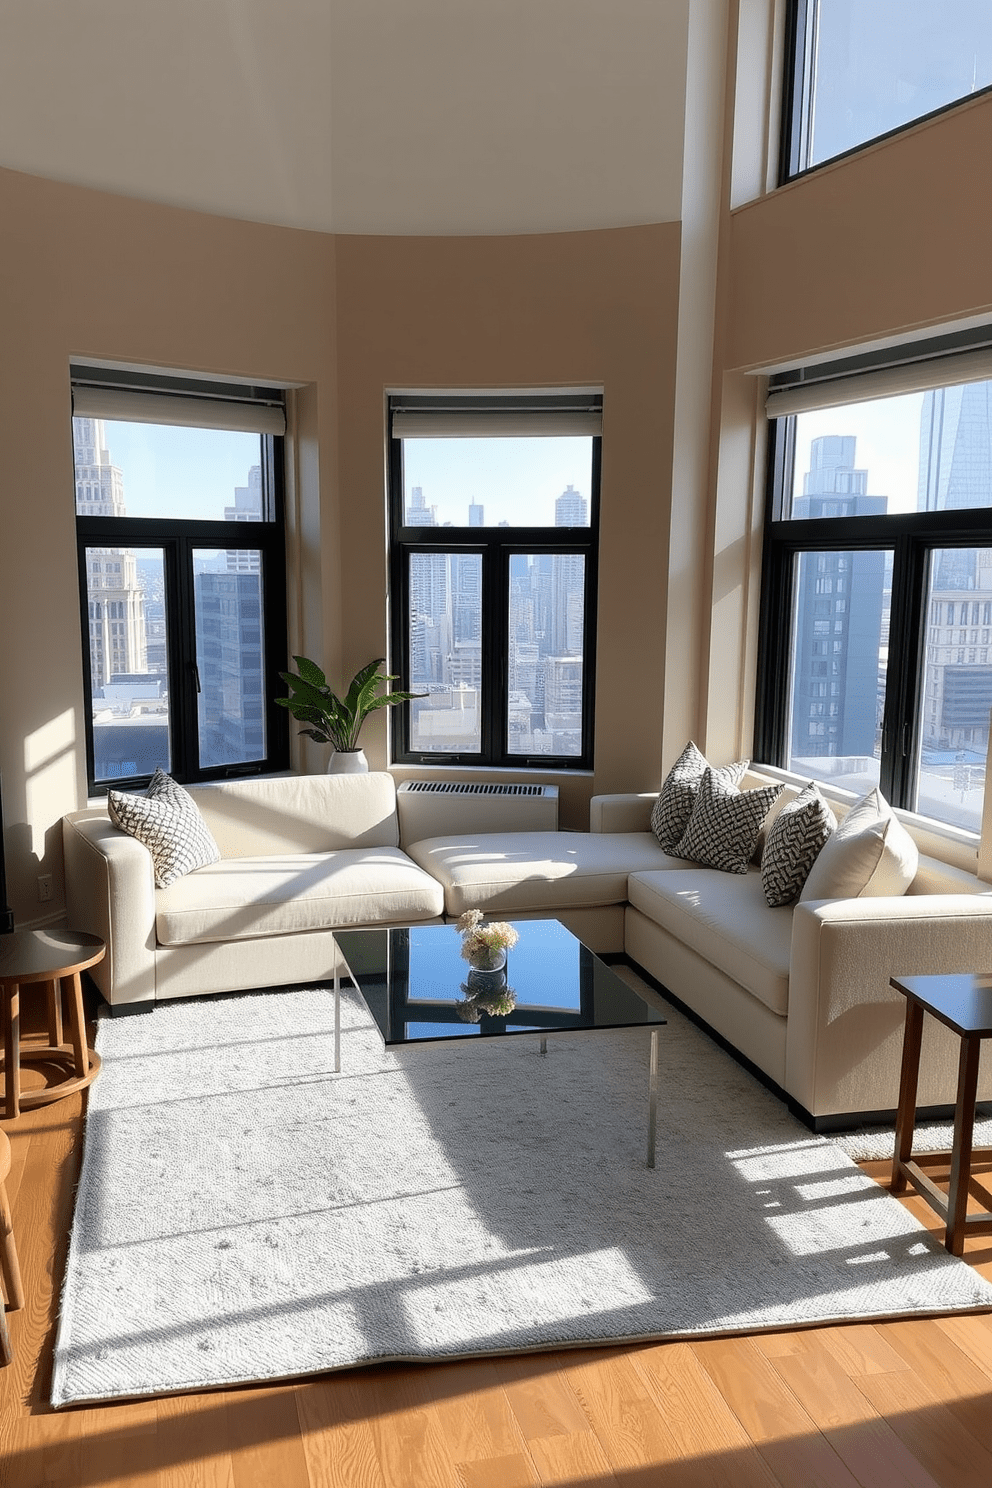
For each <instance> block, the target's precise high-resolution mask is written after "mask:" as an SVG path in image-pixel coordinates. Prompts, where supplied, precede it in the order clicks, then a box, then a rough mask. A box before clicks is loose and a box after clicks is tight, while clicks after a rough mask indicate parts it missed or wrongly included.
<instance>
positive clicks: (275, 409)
mask: <svg viewBox="0 0 992 1488" xmlns="http://www.w3.org/2000/svg"><path fill="white" fill-rule="evenodd" d="M72 413H73V417H74V418H98V419H111V420H115V419H117V420H120V421H122V422H127V423H135V424H171V425H175V426H177V427H182V426H185V427H186V428H191V429H226V430H229V431H231V432H233V433H240V434H285V432H286V410H285V409H284V408H283V407H282V406H281V405H280V404H275V403H252V402H249V401H248V400H245V402H243V403H240V402H237V401H234V400H231V399H222V398H197V397H189V398H186V397H181V396H178V395H176V394H169V393H141V392H132V391H130V390H129V389H126V388H103V387H88V386H85V385H76V386H73V389H72Z"/></svg>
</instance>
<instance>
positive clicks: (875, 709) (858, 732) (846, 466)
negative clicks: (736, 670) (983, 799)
mask: <svg viewBox="0 0 992 1488" xmlns="http://www.w3.org/2000/svg"><path fill="white" fill-rule="evenodd" d="M855 444H856V441H855V438H854V436H853V435H847V434H828V435H824V436H823V437H822V438H820V439H814V440H813V441H812V445H811V448H810V469H809V471H808V473H807V474H806V475H805V476H804V478H803V494H802V496H797V497H796V498H795V499H794V500H793V504H792V515H793V517H796V518H807V517H808V518H812V517H857V516H868V515H874V514H876V513H880V512H884V511H885V510H886V506H887V498H886V497H884V496H869V495H868V494H867V490H868V472H867V470H859V469H857V468H856V466H855V463H854V461H855ZM885 582H886V566H885V554H884V553H883V552H880V551H877V552H859V551H857V550H855V551H852V552H823V553H815V552H812V553H803V554H802V556H801V557H800V559H799V573H798V594H797V602H796V632H795V638H794V654H793V675H794V679H795V680H794V687H793V712H792V741H791V743H792V748H791V754H792V758H793V760H795V761H798V760H801V759H803V758H820V759H822V758H834V759H841V758H845V759H848V758H861V759H864V758H868V759H870V758H872V757H873V756H874V754H875V752H876V744H877V739H878V730H879V727H880V725H881V699H882V693H881V691H880V687H881V679H880V675H879V671H880V649H881V634H882V612H883V600H884V595H885Z"/></svg>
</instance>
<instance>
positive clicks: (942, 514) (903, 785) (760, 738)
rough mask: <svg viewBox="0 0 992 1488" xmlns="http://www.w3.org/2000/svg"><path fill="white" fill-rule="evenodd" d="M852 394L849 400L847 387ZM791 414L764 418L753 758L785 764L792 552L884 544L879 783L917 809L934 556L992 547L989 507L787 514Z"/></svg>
mask: <svg viewBox="0 0 992 1488" xmlns="http://www.w3.org/2000/svg"><path fill="white" fill-rule="evenodd" d="M784 380H785V379H783V381H784ZM851 401H852V403H853V402H854V401H856V399H855V396H854V395H852V398H851ZM795 422H796V415H795V414H791V415H786V416H784V417H781V418H777V419H772V420H770V421H769V441H770V444H769V458H768V462H767V489H766V521H765V528H764V534H763V552H762V577H761V600H760V619H759V635H758V657H757V678H756V707H755V722H754V738H753V746H752V753H753V758H754V759H755V760H756V761H760V762H762V763H764V764H767V765H772V766H775V767H776V768H779V769H783V770H787V769H789V766H788V764H787V760H788V752H789V750H788V743H789V741H788V731H789V723H790V702H791V697H790V683H791V660H792V656H791V649H792V642H793V618H794V604H795V597H796V595H795V589H796V582H797V577H798V567H799V565H798V562H797V559H798V557H799V556H801V555H803V554H805V553H830V552H834V553H836V552H853V551H866V550H875V551H878V550H885V551H891V553H892V555H893V559H892V598H891V605H890V612H889V635H888V651H887V658H886V669H885V705H884V712H883V717H882V746H881V759H880V777H879V790H880V791H881V792H882V795H883V796H884V797H885V798H886V800H887V801H889V802H890V803H891V804H892V805H893V806H895V807H898V808H900V809H902V810H905V811H908V812H915V810H916V807H915V804H914V798H915V794H916V789H917V784H918V779H917V777H918V764H919V758H920V749H919V745H920V729H921V726H922V721H923V720H922V710H921V701H922V695H923V685H924V667H925V660H926V643H927V638H926V620H927V599H928V594H929V586H930V573H931V560H932V555H933V554H934V552H937V551H939V550H942V549H948V548H955V547H957V548H973V547H984V548H990V547H992V507H990V508H981V507H975V508H969V509H964V510H941V511H918V512H894V513H887V514H878V515H865V516H850V517H816V518H800V517H789V516H787V515H786V511H787V508H788V503H789V501H790V500H791V494H792V478H793V474H794V456H795ZM793 773H794V772H793Z"/></svg>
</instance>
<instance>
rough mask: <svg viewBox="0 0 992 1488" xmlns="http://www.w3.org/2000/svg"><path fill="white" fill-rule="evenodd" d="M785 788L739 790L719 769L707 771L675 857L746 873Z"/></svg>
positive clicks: (723, 871) (766, 786)
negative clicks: (764, 824) (767, 820)
mask: <svg viewBox="0 0 992 1488" xmlns="http://www.w3.org/2000/svg"><path fill="white" fill-rule="evenodd" d="M784 789H785V787H784V786H783V785H762V786H760V787H759V788H758V789H757V790H749V791H739V790H738V789H737V787H736V786H735V785H729V784H728V783H727V782H726V781H725V780H723V779H721V776H720V771H719V770H707V771H706V773H705V774H704V775H703V778H702V781H701V783H700V786H699V795H698V796H697V798H696V804H695V806H694V807H693V812H692V816H691V817H690V819H689V825H688V826H687V827H686V829H685V834H684V835H683V837H682V840H681V842H679V843H678V845H677V846H676V848H675V856H676V857H677V858H690V859H691V860H692V861H693V862H694V863H702V864H703V865H704V866H705V867H707V868H719V869H720V871H721V872H722V873H746V872H747V870H748V866H749V864H750V862H751V857H752V855H753V853H754V847H755V843H756V842H757V840H758V833H759V832H760V831H761V826H762V823H763V822H764V820H765V817H766V816H767V815H768V813H769V811H770V810H771V807H772V804H773V802H775V801H777V800H778V798H779V796H780V795H781V794H782V791H783V790H784Z"/></svg>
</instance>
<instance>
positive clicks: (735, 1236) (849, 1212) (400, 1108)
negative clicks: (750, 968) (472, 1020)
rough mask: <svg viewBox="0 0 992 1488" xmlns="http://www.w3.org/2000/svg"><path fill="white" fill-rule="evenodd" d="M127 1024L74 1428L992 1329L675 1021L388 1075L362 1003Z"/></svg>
mask: <svg viewBox="0 0 992 1488" xmlns="http://www.w3.org/2000/svg"><path fill="white" fill-rule="evenodd" d="M343 1001H344V1009H343V1017H344V1033H343V1039H342V1043H343V1071H342V1073H341V1074H340V1075H338V1076H335V1075H334V1074H333V1073H329V1071H331V1070H332V1069H333V1038H332V1031H333V994H331V993H330V992H327V991H325V990H321V989H316V990H309V991H279V992H265V993H255V994H250V995H248V996H239V997H232V998H225V999H218V1000H213V999H208V1000H203V999H200V1000H193V1001H190V1002H186V1003H181V1004H171V1005H170V1004H164V1005H161V1006H158V1007H156V1008H155V1010H154V1011H153V1012H152V1013H150V1014H147V1015H145V1016H141V1017H134V1018H124V1019H106V1020H104V1021H103V1022H102V1023H101V1025H100V1027H99V1031H98V1036H97V1043H98V1048H99V1050H100V1053H101V1055H102V1057H103V1070H102V1072H101V1074H100V1077H99V1079H98V1080H97V1081H96V1082H95V1083H94V1085H93V1086H92V1087H91V1090H90V1100H89V1117H88V1121H87V1129H86V1138H85V1151H84V1160H83V1167H82V1174H81V1178H80V1185H79V1193H78V1199H77V1206H76V1216H75V1221H74V1225H73V1231H72V1240H71V1246H70V1253H69V1259H68V1265H67V1272H66V1279H65V1286H64V1294H63V1300H62V1310H61V1317H60V1322H59V1329H58V1337H57V1341H56V1349H55V1366H54V1377H53V1387H52V1399H53V1403H54V1404H55V1405H57V1406H62V1405H67V1404H70V1403H73V1402H81V1401H96V1400H109V1399H116V1398H124V1397H133V1396H145V1395H155V1394H162V1393H170V1392H176V1391H188V1390H199V1389H204V1388H209V1387H211V1386H223V1385H230V1384H234V1383H240V1382H244V1381H250V1380H261V1379H281V1378H288V1377H294V1376H299V1375H303V1374H311V1373H317V1372H321V1371H325V1370H333V1369H342V1368H346V1367H348V1366H351V1365H360V1364H365V1363H370V1362H375V1361H384V1360H430V1359H440V1358H451V1357H457V1356H469V1355H476V1354H485V1353H493V1352H500V1353H506V1352H516V1351H520V1350H532V1349H541V1348H560V1347H565V1346H571V1345H578V1344H583V1343H590V1344H601V1343H604V1342H613V1341H628V1340H646V1339H663V1338H684V1337H692V1336H700V1335H706V1334H712V1333H725V1332H730V1333H734V1332H749V1331H752V1330H757V1329H768V1328H781V1327H796V1326H802V1325H805V1324H812V1323H819V1322H836V1321H840V1320H850V1319H866V1318H880V1317H894V1316H901V1315H905V1314H920V1313H945V1312H951V1311H957V1310H967V1309H974V1308H986V1307H990V1306H992V1286H990V1285H989V1284H987V1283H986V1282H984V1281H983V1280H982V1279H981V1277H980V1276H978V1275H977V1274H976V1273H975V1272H974V1271H973V1270H971V1269H970V1268H969V1267H968V1266H966V1265H965V1264H963V1263H962V1262H961V1261H959V1260H955V1259H954V1258H953V1257H951V1256H949V1255H948V1254H947V1252H946V1251H945V1250H944V1249H943V1247H942V1245H941V1244H940V1242H939V1240H935V1239H933V1238H931V1237H930V1236H929V1235H928V1233H927V1232H926V1230H924V1229H923V1228H922V1227H921V1226H920V1225H919V1224H918V1223H917V1222H916V1221H915V1220H914V1219H913V1218H912V1217H911V1216H910V1215H909V1214H908V1212H907V1211H906V1210H905V1209H904V1208H903V1207H902V1206H901V1205H900V1204H899V1203H897V1202H896V1201H895V1200H894V1199H893V1198H891V1197H890V1196H889V1195H888V1194H887V1193H885V1192H884V1190H883V1189H881V1188H880V1187H879V1186H878V1185H877V1184H876V1183H874V1182H872V1180H871V1179H869V1178H867V1177H866V1176H865V1175H864V1174H862V1173H861V1171H860V1170H859V1169H858V1168H857V1167H856V1166H855V1164H854V1163H853V1162H852V1161H851V1160H850V1159H849V1158H848V1157H847V1156H845V1154H844V1153H843V1152H842V1151H841V1150H840V1148H839V1147H838V1146H836V1145H835V1144H832V1143H830V1142H829V1141H826V1140H824V1139H822V1138H819V1137H815V1136H813V1135H811V1133H810V1132H808V1131H807V1130H806V1129H805V1128H804V1127H802V1126H801V1125H800V1124H799V1123H798V1122H796V1121H795V1120H794V1119H793V1118H792V1117H791V1116H790V1115H789V1114H788V1112H787V1111H786V1109H785V1108H784V1106H783V1105H782V1104H781V1102H780V1101H778V1100H777V1099H775V1097H774V1096H772V1095H770V1094H769V1093H768V1092H767V1091H766V1090H764V1089H763V1087H762V1086H760V1085H759V1084H758V1083H757V1082H756V1081H755V1080H753V1079H752V1077H751V1076H750V1075H748V1074H747V1073H746V1072H745V1071H744V1070H742V1069H741V1068H740V1067H739V1066H738V1065H737V1064H736V1063H735V1062H734V1061H733V1060H732V1059H731V1058H730V1057H729V1056H727V1055H726V1054H724V1053H723V1052H722V1051H721V1050H720V1049H718V1048H717V1047H716V1046H715V1045H714V1044H713V1043H711V1041H710V1040H709V1039H707V1038H706V1036H705V1035H704V1034H702V1033H701V1032H700V1031H699V1030H698V1029H696V1028H694V1027H693V1026H692V1024H691V1023H689V1022H688V1021H687V1020H685V1019H683V1018H681V1017H680V1016H679V1014H678V1013H676V1012H674V1011H673V1010H668V1011H667V1016H668V1018H669V1022H668V1025H667V1027H665V1028H663V1029H662V1030H661V1033H660V1044H661V1091H660V1100H659V1122H658V1137H659V1140H658V1163H657V1167H656V1169H654V1170H653V1171H650V1170H648V1169H647V1168H646V1167H645V1146H646V1117H647V1058H648V1035H647V1033H646V1031H644V1030H633V1031H624V1032H619V1033H616V1032H614V1033H609V1034H593V1035H585V1034H564V1035H559V1036H557V1037H554V1036H553V1037H551V1038H550V1039H549V1040H548V1054H547V1057H546V1058H542V1057H541V1055H540V1051H539V1046H538V1042H537V1040H536V1038H535V1039H531V1038H530V1037H529V1036H527V1037H515V1038H508V1039H505V1040H501V1041H495V1042H488V1043H487V1044H486V1045H484V1046H479V1045H476V1044H474V1042H473V1040H472V1039H471V1038H470V1037H466V1038H465V1039H459V1040H458V1041H457V1045H456V1046H452V1045H450V1044H446V1045H443V1046H440V1047H439V1046H436V1045H435V1046H432V1048H431V1049H421V1050H418V1051H416V1052H415V1054H413V1055H411V1056H408V1059H407V1062H406V1063H400V1062H398V1061H397V1059H396V1058H394V1057H393V1056H392V1055H387V1054H386V1053H384V1051H383V1049H382V1046H381V1043H380V1041H379V1038H378V1035H377V1033H376V1032H375V1030H374V1027H373V1025H372V1022H371V1019H370V1017H369V1015H368V1013H367V1012H366V1010H365V1008H364V1005H363V1004H362V1003H361V1001H360V1000H359V999H358V997H357V995H355V994H351V995H348V996H346V997H344V998H343Z"/></svg>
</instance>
